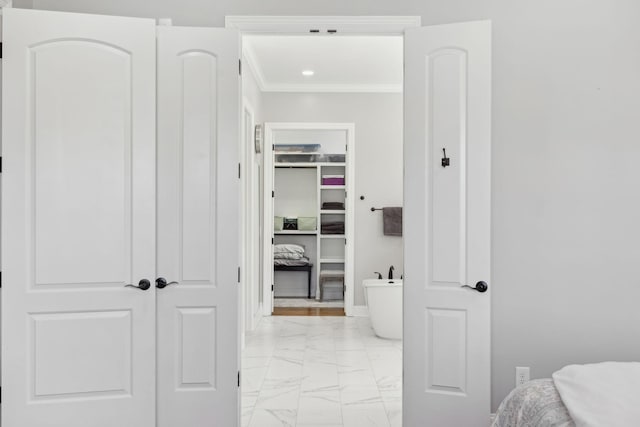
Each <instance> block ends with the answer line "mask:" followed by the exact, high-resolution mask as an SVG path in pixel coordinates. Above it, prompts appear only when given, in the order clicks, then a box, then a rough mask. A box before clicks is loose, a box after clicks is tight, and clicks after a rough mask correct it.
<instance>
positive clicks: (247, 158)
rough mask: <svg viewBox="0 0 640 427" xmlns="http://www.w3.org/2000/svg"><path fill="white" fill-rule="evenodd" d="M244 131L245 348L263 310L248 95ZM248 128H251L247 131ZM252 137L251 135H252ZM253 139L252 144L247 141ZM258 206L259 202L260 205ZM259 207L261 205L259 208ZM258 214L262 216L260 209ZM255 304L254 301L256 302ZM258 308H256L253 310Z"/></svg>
mask: <svg viewBox="0 0 640 427" xmlns="http://www.w3.org/2000/svg"><path fill="white" fill-rule="evenodd" d="M241 124H242V131H241V144H240V164H241V167H240V170H241V174H240V187H241V197H240V199H241V200H242V203H243V206H242V208H243V209H242V217H241V218H240V220H241V229H240V233H241V236H242V243H243V247H242V249H241V251H240V252H241V255H240V268H241V271H242V274H241V293H242V296H241V301H240V313H241V334H242V335H241V339H242V341H241V342H242V348H244V337H245V333H246V332H247V331H252V330H254V329H255V328H256V326H257V324H258V321H259V316H260V315H261V314H262V311H261V310H260V296H259V290H260V289H259V286H256V283H259V282H260V277H259V276H260V268H259V265H260V260H259V259H256V258H255V257H254V256H253V255H254V252H253V250H252V246H251V244H252V243H253V242H254V237H255V233H259V232H260V230H259V229H258V230H256V229H255V227H254V225H255V224H254V219H255V218H254V213H255V208H256V204H258V205H259V200H258V198H259V194H260V192H259V191H257V190H258V189H257V188H255V186H254V185H253V184H254V178H255V177H256V176H257V175H258V167H257V164H256V161H255V156H256V153H255V151H254V146H253V142H254V138H255V134H254V133H253V130H254V129H255V124H256V114H255V108H254V107H253V105H252V104H251V101H249V99H248V98H246V97H244V96H243V97H242V119H241ZM247 130H250V132H249V133H247ZM249 138H250V139H249ZM249 141H251V143H250V144H249V143H248V142H249ZM258 208H259V206H258ZM258 210H259V209H258ZM258 216H260V214H259V212H258ZM260 221H262V219H260ZM254 304H255V305H254ZM254 308H255V310H254Z"/></svg>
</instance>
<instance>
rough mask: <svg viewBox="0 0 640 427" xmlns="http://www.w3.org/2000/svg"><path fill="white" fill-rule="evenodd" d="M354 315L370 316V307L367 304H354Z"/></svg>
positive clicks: (352, 311) (352, 310)
mask: <svg viewBox="0 0 640 427" xmlns="http://www.w3.org/2000/svg"><path fill="white" fill-rule="evenodd" d="M351 315H352V316H353V317H369V308H368V307H367V306H366V305H354V306H353V308H352V309H351Z"/></svg>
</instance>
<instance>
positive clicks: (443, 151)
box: [442, 148, 451, 168]
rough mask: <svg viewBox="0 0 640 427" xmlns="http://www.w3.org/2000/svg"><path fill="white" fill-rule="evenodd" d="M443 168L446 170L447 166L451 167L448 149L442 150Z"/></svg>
mask: <svg viewBox="0 0 640 427" xmlns="http://www.w3.org/2000/svg"><path fill="white" fill-rule="evenodd" d="M442 155H443V157H442V167H443V168H446V167H447V166H450V165H451V162H450V161H449V158H448V157H447V150H446V149H444V148H443V149H442Z"/></svg>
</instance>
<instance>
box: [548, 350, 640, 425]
mask: <svg viewBox="0 0 640 427" xmlns="http://www.w3.org/2000/svg"><path fill="white" fill-rule="evenodd" d="M553 382H554V384H555V387H556V389H557V390H558V393H559V394H560V397H561V398H562V402H563V403H564V404H565V406H566V407H567V410H568V411H569V414H570V415H571V418H573V421H574V422H575V424H576V427H603V426H606V427H630V426H640V363H637V362H629V363H622V362H604V363H596V364H591V365H569V366H565V367H564V368H562V369H560V370H559V371H557V372H555V373H554V374H553Z"/></svg>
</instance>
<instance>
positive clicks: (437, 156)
mask: <svg viewBox="0 0 640 427" xmlns="http://www.w3.org/2000/svg"><path fill="white" fill-rule="evenodd" d="M404 81H405V91H404V97H405V109H404V114H405V121H404V123H405V125H404V126H405V127H404V129H405V131H404V138H405V144H404V157H405V161H404V167H405V169H404V170H405V177H406V179H405V184H404V188H405V191H404V199H405V202H404V206H405V210H404V215H405V217H404V227H405V231H406V233H404V236H405V237H404V239H405V240H404V245H405V249H404V253H405V276H404V279H405V280H404V372H405V374H406V375H405V376H404V393H403V403H404V405H403V421H404V423H405V424H406V425H408V426H420V425H433V426H444V425H447V426H466V427H481V426H488V425H489V413H490V407H489V399H490V394H491V390H490V365H491V364H490V349H491V341H490V337H491V334H490V315H491V278H490V275H491V234H490V228H491V216H490V213H491V196H490V192H491V23H490V22H487V21H480V22H468V23H460V24H449V25H438V26H433V27H423V28H414V29H410V30H407V31H406V33H405V80H404ZM487 291H488V292H487Z"/></svg>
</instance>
